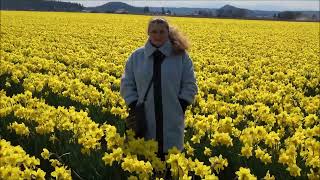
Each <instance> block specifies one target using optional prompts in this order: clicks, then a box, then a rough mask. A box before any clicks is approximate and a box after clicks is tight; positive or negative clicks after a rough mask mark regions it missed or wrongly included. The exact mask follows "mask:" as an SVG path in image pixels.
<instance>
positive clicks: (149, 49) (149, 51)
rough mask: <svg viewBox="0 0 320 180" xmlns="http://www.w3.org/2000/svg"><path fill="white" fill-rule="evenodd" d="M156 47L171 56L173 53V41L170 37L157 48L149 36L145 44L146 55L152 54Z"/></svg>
mask: <svg viewBox="0 0 320 180" xmlns="http://www.w3.org/2000/svg"><path fill="white" fill-rule="evenodd" d="M156 49H159V50H160V51H161V52H162V53H163V54H164V55H166V56H170V55H171V53H172V43H171V41H170V40H169V39H168V40H167V41H166V42H165V43H164V44H163V45H162V46H161V47H159V48H156V47H154V46H153V45H152V44H151V42H150V38H148V40H147V42H146V44H145V46H144V54H145V55H146V57H149V56H151V55H152V53H153V52H154V51H155V50H156Z"/></svg>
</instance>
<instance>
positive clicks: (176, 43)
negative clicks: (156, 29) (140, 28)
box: [147, 17, 190, 54]
mask: <svg viewBox="0 0 320 180" xmlns="http://www.w3.org/2000/svg"><path fill="white" fill-rule="evenodd" d="M155 23H157V24H164V25H165V27H166V28H167V30H168V32H169V40H170V41H171V43H172V45H173V52H174V53H175V54H182V53H183V52H184V51H186V50H189V49H190V43H189V40H188V39H187V37H186V36H185V35H184V34H182V33H181V32H180V31H179V30H178V28H177V27H174V26H172V25H169V22H168V21H167V20H166V19H165V18H162V17H153V18H151V19H150V20H149V23H148V29H147V31H148V33H149V29H150V26H151V25H152V24H155Z"/></svg>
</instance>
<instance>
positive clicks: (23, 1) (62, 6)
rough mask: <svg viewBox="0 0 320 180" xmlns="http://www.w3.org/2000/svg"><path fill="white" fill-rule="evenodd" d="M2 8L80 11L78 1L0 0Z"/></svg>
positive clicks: (81, 7) (80, 7) (81, 8)
mask: <svg viewBox="0 0 320 180" xmlns="http://www.w3.org/2000/svg"><path fill="white" fill-rule="evenodd" d="M0 9H2V10H38V11H82V10H83V9H84V7H83V6H82V5H81V4H79V3H70V2H60V1H45V0H1V8H0Z"/></svg>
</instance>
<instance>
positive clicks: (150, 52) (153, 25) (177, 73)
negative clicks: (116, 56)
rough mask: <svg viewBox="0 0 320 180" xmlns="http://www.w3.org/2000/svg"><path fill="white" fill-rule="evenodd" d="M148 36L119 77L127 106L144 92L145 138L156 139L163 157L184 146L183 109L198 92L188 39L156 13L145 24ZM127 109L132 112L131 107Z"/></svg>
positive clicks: (134, 103)
mask: <svg viewBox="0 0 320 180" xmlns="http://www.w3.org/2000/svg"><path fill="white" fill-rule="evenodd" d="M147 32H148V36H149V37H148V40H147V42H146V43H145V45H144V46H143V47H140V48H137V49H136V50H135V51H134V52H133V53H132V54H131V55H130V57H129V58H128V60H127V62H126V65H125V72H124V74H123V76H122V78H121V86H120V94H121V96H122V97H123V98H124V100H125V102H126V104H127V105H128V106H129V108H130V109H134V107H135V105H136V104H137V102H142V101H143V98H144V95H145V94H146V91H147V88H148V84H149V82H150V81H151V79H152V76H153V78H154V79H153V83H152V84H151V86H150V89H149V91H148V93H147V94H146V101H145V116H146V121H147V123H146V127H147V128H146V133H145V135H144V137H145V139H146V140H148V139H154V140H156V141H157V142H158V157H160V158H161V159H162V160H164V156H165V155H166V154H167V153H168V149H170V148H173V147H174V146H176V147H177V148H178V149H179V150H180V151H183V149H184V146H183V145H184V127H185V124H184V113H185V110H186V108H187V106H189V105H190V104H192V103H193V100H194V97H195V95H196V94H197V92H198V86H197V84H196V78H195V73H194V68H193V63H192V61H191V59H190V57H189V55H188V53H187V52H186V50H187V48H188V47H189V46H188V42H187V41H186V39H185V38H184V37H183V36H181V35H180V33H179V32H178V31H177V30H176V29H175V28H172V27H171V26H169V24H168V21H167V20H165V19H163V18H159V17H155V18H152V19H151V20H150V21H149V24H148V29H147ZM129 113H133V112H132V111H131V112H130V111H129Z"/></svg>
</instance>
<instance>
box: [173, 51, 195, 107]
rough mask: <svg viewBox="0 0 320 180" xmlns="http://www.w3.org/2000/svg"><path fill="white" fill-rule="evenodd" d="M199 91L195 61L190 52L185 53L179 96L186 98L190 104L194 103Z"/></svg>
mask: <svg viewBox="0 0 320 180" xmlns="http://www.w3.org/2000/svg"><path fill="white" fill-rule="evenodd" d="M197 93H198V85H197V82H196V76H195V73H194V68H193V63H192V61H191V59H190V57H189V55H188V53H185V54H184V58H183V70H182V80H181V87H180V92H179V95H178V98H179V99H183V100H185V101H186V102H188V105H190V104H192V103H193V100H194V97H195V95H196V94H197Z"/></svg>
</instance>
